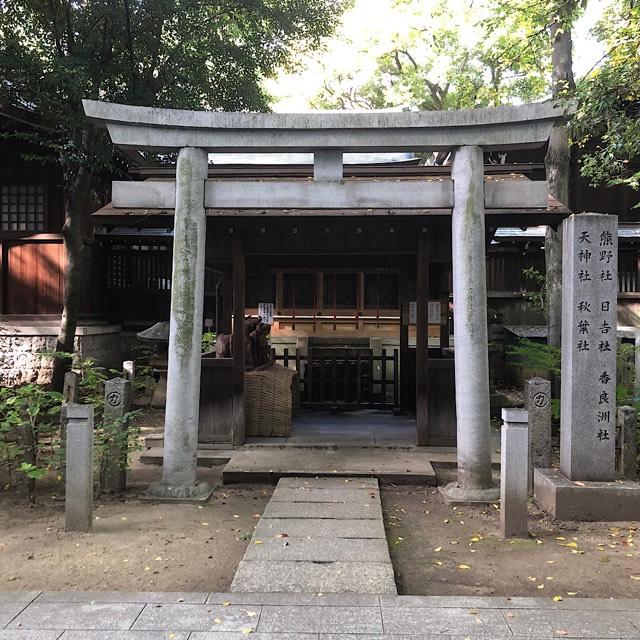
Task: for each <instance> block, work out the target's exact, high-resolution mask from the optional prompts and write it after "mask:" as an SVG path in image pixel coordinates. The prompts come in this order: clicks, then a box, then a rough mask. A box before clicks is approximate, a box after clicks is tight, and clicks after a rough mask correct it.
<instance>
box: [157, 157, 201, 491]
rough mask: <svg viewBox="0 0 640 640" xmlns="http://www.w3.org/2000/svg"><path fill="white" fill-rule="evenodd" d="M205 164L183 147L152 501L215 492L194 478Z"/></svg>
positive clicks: (178, 181) (198, 409) (177, 193)
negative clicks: (158, 471)
mask: <svg viewBox="0 0 640 640" xmlns="http://www.w3.org/2000/svg"><path fill="white" fill-rule="evenodd" d="M207 168H208V155H207V152H206V151H205V150H204V149H200V148H196V147H184V148H182V149H180V152H179V153H178V162H177V166H176V206H175V217H174V238H173V270H172V276H171V312H170V320H169V350H168V351H169V358H168V366H167V403H166V409H165V420H164V458H163V462H162V479H161V480H160V482H155V483H153V484H152V485H151V486H150V487H149V489H148V491H147V497H148V498H153V499H160V500H169V501H175V500H179V501H204V500H208V499H209V497H210V496H211V493H212V491H213V489H212V487H211V486H209V485H208V484H207V483H205V482H197V480H196V469H197V452H198V418H199V412H200V367H201V352H202V317H203V310H204V267H205V241H206V233H207V224H206V223H207V221H206V217H205V211H204V190H205V182H206V180H207Z"/></svg>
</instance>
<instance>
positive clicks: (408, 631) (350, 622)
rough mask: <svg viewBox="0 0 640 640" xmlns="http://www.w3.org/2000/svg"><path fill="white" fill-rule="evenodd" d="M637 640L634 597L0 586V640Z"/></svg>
mask: <svg viewBox="0 0 640 640" xmlns="http://www.w3.org/2000/svg"><path fill="white" fill-rule="evenodd" d="M247 637H249V638H254V639H255V640H436V639H438V640H464V639H468V640H507V639H509V640H513V639H514V638H519V639H520V640H523V639H524V638H529V639H531V640H533V639H534V638H535V639H536V640H549V639H550V638H558V637H559V638H589V639H591V640H603V639H605V638H606V639H608V640H611V639H619V640H622V639H625V638H638V637H640V600H592V599H586V598H585V599H582V598H571V599H567V600H563V601H561V602H554V601H553V600H551V599H548V598H510V599H507V598H490V597H472V596H463V597H414V596H394V595H381V596H376V595H370V594H369V595H368V594H335V595H325V596H316V595H312V594H291V593H287V594H276V593H263V594H258V593H252V594H248V593H231V594H229V593H210V594H208V593H153V592H149V593H116V592H88V593H87V592H44V593H39V592H0V640H116V639H117V640H240V638H247Z"/></svg>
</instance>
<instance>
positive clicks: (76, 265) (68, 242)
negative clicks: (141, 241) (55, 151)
mask: <svg viewBox="0 0 640 640" xmlns="http://www.w3.org/2000/svg"><path fill="white" fill-rule="evenodd" d="M89 185H90V177H89V172H88V170H87V169H86V167H83V166H82V167H80V168H79V169H78V171H77V174H76V176H75V177H74V178H73V181H72V184H71V186H70V188H69V190H68V192H67V198H66V203H65V222H64V225H63V227H62V236H63V238H64V246H65V250H66V255H67V266H66V268H65V272H64V298H63V309H62V319H61V321H60V330H59V331H58V341H57V343H56V351H62V352H65V353H73V352H74V341H75V335H76V328H77V326H78V317H79V315H80V303H81V300H82V291H83V288H84V286H83V285H84V274H85V271H86V269H84V268H83V266H84V262H85V260H84V257H85V253H86V248H85V243H84V238H83V216H84V215H85V211H86V207H87V201H88V195H89ZM70 367H71V359H70V358H56V359H55V361H54V366H53V377H52V380H51V386H52V387H53V389H54V390H56V391H60V392H62V387H63V385H64V374H65V373H66V372H67V371H68V370H69V368H70Z"/></svg>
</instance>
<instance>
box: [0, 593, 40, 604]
mask: <svg viewBox="0 0 640 640" xmlns="http://www.w3.org/2000/svg"><path fill="white" fill-rule="evenodd" d="M39 595H40V591H0V606H2V605H7V604H23V605H25V606H26V605H28V604H29V603H30V602H33V601H34V600H35V599H36V598H37V597H38V596H39Z"/></svg>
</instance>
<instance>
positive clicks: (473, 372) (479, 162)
mask: <svg viewBox="0 0 640 640" xmlns="http://www.w3.org/2000/svg"><path fill="white" fill-rule="evenodd" d="M452 178H453V193H454V207H453V213H452V217H451V227H452V229H451V232H452V252H453V253H452V263H453V304H454V309H455V351H454V356H455V378H456V416H457V440H458V443H457V452H458V481H457V483H452V484H449V485H447V486H446V487H443V488H442V489H441V492H442V495H443V497H444V499H445V500H446V501H447V502H492V501H494V500H497V499H498V496H499V490H498V488H497V487H494V486H493V483H492V480H491V432H490V428H491V427H490V416H489V355H488V351H489V348H488V336H487V279H486V255H485V225H484V161H483V155H482V149H481V148H480V147H475V146H468V147H460V148H459V149H457V150H456V152H455V156H454V160H453V168H452Z"/></svg>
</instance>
